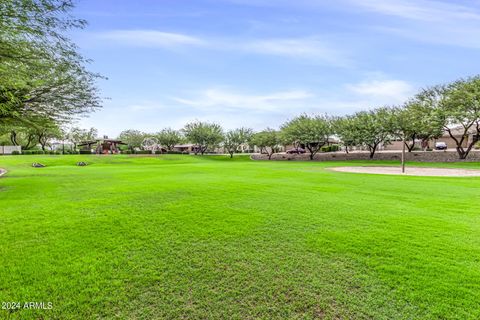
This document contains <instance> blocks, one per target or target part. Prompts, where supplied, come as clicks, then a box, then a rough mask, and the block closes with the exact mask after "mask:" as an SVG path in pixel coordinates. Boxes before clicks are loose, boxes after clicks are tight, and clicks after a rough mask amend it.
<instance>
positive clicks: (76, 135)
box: [66, 127, 98, 150]
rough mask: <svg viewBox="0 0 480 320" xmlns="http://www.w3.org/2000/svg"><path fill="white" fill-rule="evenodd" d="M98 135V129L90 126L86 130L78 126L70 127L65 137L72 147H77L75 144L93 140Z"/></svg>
mask: <svg viewBox="0 0 480 320" xmlns="http://www.w3.org/2000/svg"><path fill="white" fill-rule="evenodd" d="M97 136H98V130H97V129H95V128H93V127H92V128H90V129H88V130H86V129H82V128H79V127H72V128H70V130H69V131H68V132H67V134H66V138H67V140H68V141H70V142H71V143H72V144H73V149H74V150H76V149H77V144H79V143H80V142H84V141H91V140H95V139H96V137H97Z"/></svg>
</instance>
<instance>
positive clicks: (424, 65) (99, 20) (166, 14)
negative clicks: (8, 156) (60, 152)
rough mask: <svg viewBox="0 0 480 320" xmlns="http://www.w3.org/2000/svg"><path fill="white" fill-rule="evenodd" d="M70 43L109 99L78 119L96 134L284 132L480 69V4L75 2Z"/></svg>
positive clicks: (397, 0) (394, 100)
mask: <svg viewBox="0 0 480 320" xmlns="http://www.w3.org/2000/svg"><path fill="white" fill-rule="evenodd" d="M75 15H76V16H78V17H81V18H84V19H86V20H88V21H89V26H88V27H87V29H85V30H82V31H75V32H74V33H73V34H72V38H73V39H74V41H75V42H76V43H77V44H78V45H79V46H80V48H81V51H82V52H83V53H84V54H85V55H86V56H87V57H89V58H91V59H93V62H92V64H91V66H90V69H91V70H93V71H97V72H100V73H102V74H103V75H105V76H107V77H108V78H109V80H107V81H101V82H100V83H99V85H100V88H101V90H102V95H103V96H105V97H108V98H109V99H108V100H106V101H105V103H104V108H103V109H102V110H100V111H98V112H96V113H94V114H92V115H91V116H90V117H89V118H87V119H82V120H81V121H80V123H79V124H80V126H82V127H90V126H94V127H96V128H98V129H99V132H100V134H107V135H110V136H115V135H117V134H118V133H119V132H120V131H122V130H124V129H138V130H142V131H146V132H155V131H159V130H160V129H162V128H164V127H172V128H175V129H180V128H181V127H182V126H183V125H184V124H185V123H186V122H188V121H190V120H195V119H198V120H208V121H213V122H218V123H220V124H222V125H223V126H224V128H226V129H230V128H234V127H239V126H247V127H251V128H254V129H256V130H261V129H263V128H266V127H273V128H277V127H279V126H280V125H281V124H282V122H284V121H285V120H287V119H289V118H292V117H293V116H295V115H298V114H300V113H303V112H307V113H329V114H336V115H341V114H346V113H351V112H355V111H357V110H362V109H368V108H373V107H377V106H382V105H392V104H399V103H402V102H403V101H404V100H405V99H407V98H408V97H409V96H411V95H412V94H414V93H415V92H416V91H417V90H418V89H420V88H422V87H425V86H429V85H434V84H438V83H443V82H448V81H451V80H455V79H457V78H460V77H465V76H469V75H474V74H477V73H480V60H479V59H478V57H479V53H480V36H479V35H480V2H479V1H455V2H453V1H448V2H447V1H433V0H361V1H360V0H335V1H331V0H316V1H315V0H296V1H291V0H276V1H275V0H270V1H268V0H195V1H187V0H184V1H179V0H176V1H174V0H137V1H130V0H102V1H99V0H79V1H78V5H77V8H76V9H75Z"/></svg>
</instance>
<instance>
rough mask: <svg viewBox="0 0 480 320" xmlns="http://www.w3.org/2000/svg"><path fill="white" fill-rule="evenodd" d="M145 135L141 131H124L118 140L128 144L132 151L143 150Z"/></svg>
mask: <svg viewBox="0 0 480 320" xmlns="http://www.w3.org/2000/svg"><path fill="white" fill-rule="evenodd" d="M145 136H146V135H145V133H143V132H141V131H139V130H132V129H129V130H124V131H122V132H120V134H119V136H118V139H119V140H122V142H124V143H126V144H127V145H128V147H129V148H130V151H132V152H133V151H134V150H135V148H141V147H142V143H143V140H144V139H145Z"/></svg>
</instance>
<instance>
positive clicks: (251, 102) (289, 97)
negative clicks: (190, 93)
mask: <svg viewBox="0 0 480 320" xmlns="http://www.w3.org/2000/svg"><path fill="white" fill-rule="evenodd" d="M312 97H313V94H311V93H309V92H308V91H305V90H287V91H279V92H273V93H269V94H263V95H251V94H242V93H236V92H231V91H227V90H224V89H217V88H212V89H207V90H204V91H202V92H200V93H198V94H196V95H195V97H193V98H179V97H174V98H172V99H173V100H174V101H176V102H179V103H181V104H184V105H188V106H191V107H196V108H199V109H207V110H210V111H211V110H213V109H217V108H219V109H222V110H225V109H229V110H249V111H279V110H281V109H285V108H292V107H293V106H292V103H300V102H302V101H304V100H307V99H310V98H312Z"/></svg>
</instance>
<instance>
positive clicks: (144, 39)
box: [96, 30, 351, 67]
mask: <svg viewBox="0 0 480 320" xmlns="http://www.w3.org/2000/svg"><path fill="white" fill-rule="evenodd" d="M96 38H97V39H99V40H101V41H102V44H103V43H104V42H105V41H106V42H107V43H110V44H112V43H113V44H117V45H123V46H131V47H147V48H162V49H174V48H180V47H201V48H203V49H208V50H215V51H225V52H244V53H247V54H261V55H271V56H279V57H285V58H292V59H302V60H304V61H307V62H309V63H316V64H328V65H331V66H335V67H346V66H348V65H350V64H351V61H350V60H349V59H348V58H347V57H346V55H345V54H344V53H343V52H341V51H340V50H337V49H335V48H334V47H333V46H332V45H331V44H330V43H328V42H327V41H322V40H321V39H320V38H319V37H297V38H256V39H236V38H231V39H221V38H209V37H204V38H202V37H196V36H191V35H187V34H182V33H172V32H163V31H158V30H111V31H106V32H101V33H98V34H97V35H96Z"/></svg>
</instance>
